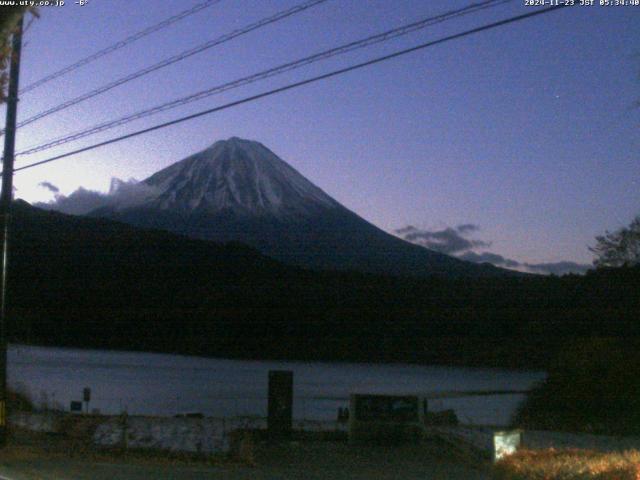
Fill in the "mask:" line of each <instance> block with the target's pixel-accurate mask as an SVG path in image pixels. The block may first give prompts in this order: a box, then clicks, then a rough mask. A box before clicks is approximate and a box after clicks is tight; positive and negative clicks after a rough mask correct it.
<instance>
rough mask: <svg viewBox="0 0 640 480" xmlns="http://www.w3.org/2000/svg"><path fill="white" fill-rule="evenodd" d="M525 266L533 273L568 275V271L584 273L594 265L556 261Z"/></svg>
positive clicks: (526, 264)
mask: <svg viewBox="0 0 640 480" xmlns="http://www.w3.org/2000/svg"><path fill="white" fill-rule="evenodd" d="M524 266H525V267H526V268H527V269H529V270H530V271H531V272H533V273H546V274H553V275H566V274H568V273H577V274H583V273H585V272H586V271H587V270H589V269H591V268H593V265H589V264H585V263H575V262H568V261H562V262H554V263H534V264H532V263H525V264H524Z"/></svg>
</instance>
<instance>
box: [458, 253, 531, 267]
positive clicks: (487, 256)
mask: <svg viewBox="0 0 640 480" xmlns="http://www.w3.org/2000/svg"><path fill="white" fill-rule="evenodd" d="M458 258H461V259H462V260H467V261H468V262H474V263H491V264H493V265H495V266H496V267H506V268H518V267H520V266H521V263H520V262H517V261H515V260H512V259H510V258H505V257H503V256H502V255H498V254H497V253H491V252H482V253H476V252H466V253H463V254H462V255H460V256H459V257H458Z"/></svg>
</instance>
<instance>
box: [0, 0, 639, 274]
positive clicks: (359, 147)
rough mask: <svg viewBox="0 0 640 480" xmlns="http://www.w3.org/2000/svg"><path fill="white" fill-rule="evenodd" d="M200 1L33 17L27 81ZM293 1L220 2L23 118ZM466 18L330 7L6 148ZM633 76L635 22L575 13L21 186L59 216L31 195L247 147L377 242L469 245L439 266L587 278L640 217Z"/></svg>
mask: <svg viewBox="0 0 640 480" xmlns="http://www.w3.org/2000/svg"><path fill="white" fill-rule="evenodd" d="M199 2H200V0H137V1H136V2H130V1H128V0H89V2H88V4H87V5H85V6H83V7H80V6H78V5H75V4H74V1H73V0H67V2H66V3H67V4H66V5H65V6H63V7H58V8H51V7H50V8H42V9H41V14H42V16H41V18H40V19H39V20H37V21H35V22H34V23H33V24H32V26H31V28H30V30H29V31H28V33H27V34H26V37H25V41H26V42H27V45H26V47H25V49H24V53H23V64H22V70H21V85H22V86H26V85H28V84H30V83H32V82H34V81H36V80H38V79H40V78H41V77H43V76H45V75H47V74H49V73H52V72H54V71H56V70H58V69H60V68H62V67H64V66H66V65H68V64H70V63H73V62H75V61H77V60H79V59H81V58H82V57H84V56H86V55H89V54H91V53H93V52H95V51H97V50H100V49H101V48H105V47H107V46H109V45H111V44H113V43H114V42H116V41H118V40H121V39H123V38H125V37H127V36H129V35H131V34H133V33H135V32H137V31H139V30H142V29H144V28H145V27H148V26H150V25H152V24H155V23H157V22H159V21H161V20H163V19H165V18H166V17H169V16H170V15H172V14H175V13H178V12H180V11H182V10H185V9H187V8H188V7H190V6H192V5H195V4H197V3H199ZM298 3H302V0H297V1H296V0H221V1H220V2H219V3H218V4H216V5H213V6H211V7H209V8H207V9H205V10H203V11H201V12H199V13H197V14H195V15H193V16H190V17H189V18H188V19H185V20H183V21H181V22H178V23H176V24H174V25H172V26H171V27H169V28H167V29H164V30H161V31H160V32H157V33H154V34H152V35H150V36H148V37H146V38H144V39H142V40H140V41H138V42H136V43H133V44H131V45H129V46H127V47H125V48H123V49H121V50H118V51H117V52H116V53H113V54H111V55H108V56H106V57H104V58H103V59H101V60H99V61H97V62H95V63H93V64H91V65H88V66H86V67H83V68H81V69H79V70H77V71H76V72H74V73H72V74H69V75H66V76H64V77H62V78H60V79H57V80H55V81H52V82H50V83H48V84H46V85H44V86H42V87H40V88H38V89H36V90H33V91H32V92H28V93H25V94H24V95H23V96H22V98H21V101H20V104H19V110H18V115H19V119H25V118H28V117H30V116H32V115H34V114H37V113H39V112H40V111H42V110H45V109H47V108H50V107H52V106H54V105H57V104H58V103H61V102H63V101H65V100H67V99H69V98H72V97H75V96H78V95H81V94H83V93H85V92H87V91H90V90H92V89H94V88H96V87H99V86H101V85H102V84H104V83H107V82H109V81H113V80H115V79H118V78H120V77H122V76H124V75H126V74H129V73H132V72H135V71H136V70H139V69H141V68H144V67H146V66H149V65H151V64H153V63H155V62H158V61H161V60H163V59H164V58H166V57H169V56H171V55H174V54H176V53H179V52H181V51H183V50H186V49H188V48H191V47H194V46H196V45H199V44H201V43H204V42H205V41H207V40H209V39H212V38H215V37H217V36H220V35H223V34H226V33H229V32H231V31H232V30H233V29H236V28H241V27H243V26H245V25H247V24H249V23H252V22H254V21H257V20H259V19H261V18H263V17H266V16H269V15H272V14H274V13H276V12H278V11H280V10H284V9H286V8H289V7H291V6H293V5H296V4H298ZM469 3H471V1H470V0H465V1H457V0H455V1H454V0H430V1H416V0H394V1H388V0H329V1H327V2H326V3H323V4H321V5H318V6H315V7H313V8H310V9H309V10H307V11H305V12H302V13H300V14H297V15H295V16H292V17H290V18H288V19H285V20H282V21H280V22H278V23H276V24H273V25H269V26H266V27H264V28H262V29H260V30H257V31H254V32H251V33H249V34H247V35H244V36H242V37H239V38H236V39H234V40H232V41H230V42H228V43H225V44H224V45H220V46H218V47H214V48H212V49H210V50H207V51H205V52H203V53H199V54H197V55H195V56H193V57H191V58H189V59H187V60H184V61H181V62H179V63H177V64H174V65H172V66H169V67H167V68H164V69H162V70H160V71H157V72H154V73H152V74H150V75H147V76H145V77H143V78H141V79H138V80H134V81H132V82H129V83H127V84H126V85H123V86H120V87H117V88H116V89H114V90H111V91H110V92H108V93H105V94H103V95H100V96H98V97H95V98H94V99H91V100H89V101H87V102H84V103H81V104H80V105H76V106H74V107H71V108H69V109H67V110H64V111H63V112H60V113H57V114H55V115H52V116H50V117H47V118H45V119H42V120H40V121H38V122H35V123H33V124H31V125H28V126H25V127H23V128H21V129H20V130H19V131H18V136H17V150H18V151H20V150H21V149H24V148H26V147H29V146H32V145H35V144H39V143H42V142H43V141H46V140H48V139H50V138H54V137H57V136H60V135H64V134H66V133H70V132H74V131H76V130H80V129H83V128H85V127H89V126H92V125H94V124H96V123H100V122H102V121H106V120H110V119H113V118H117V117H120V116H123V115H126V114H129V113H133V112H136V111H138V110H142V109H145V108H148V107H151V106H155V105H157V104H160V103H163V102H165V101H169V100H173V99H176V98H179V97H181V96H185V95H188V94H190V93H192V92H196V91H198V90H202V89H205V88H207V87H211V86H215V85H217V84H220V83H224V82H226V81H230V80H234V79H236V78H239V77H243V76H245V75H249V74H252V73H255V72H258V71H261V70H264V69H267V68H269V67H272V66H275V65H278V64H280V63H284V62H287V61H291V60H295V59H298V58H300V57H303V56H307V55H310V54H313V53H315V52H317V51H321V50H324V49H327V48H331V47H334V46H338V45H341V44H343V43H346V42H349V41H353V40H357V39H360V38H362V37H365V36H368V35H371V34H374V33H378V32H382V31H384V30H387V29H390V28H393V27H396V26H400V25H403V24H406V23H410V22H412V21H415V20H418V19H420V18H424V17H428V16H432V15H435V14H438V13H442V12H445V11H448V10H451V9H453V8H459V7H462V6H465V5H467V4H469ZM532 8H533V7H526V6H524V0H514V1H513V2H511V3H508V4H506V5H502V6H498V7H496V8H492V9H488V10H486V11H483V12H480V13H476V14H471V15H469V16H465V17H462V18H458V19H455V20H452V21H449V22H446V23H442V24H439V25H436V26H433V27H429V28H427V29H425V30H421V31H419V32H415V33H412V34H409V35H407V36H405V37H402V38H400V39H396V40H393V41H390V42H387V43H385V44H381V45H377V46H374V47H371V48H367V49H364V50H361V51H358V52H354V53H350V54H347V55H344V56H340V57H337V58H333V59H330V60H325V61H322V62H318V63H316V64H314V65H311V66H308V67H305V68H302V69H299V70H296V71H294V72H289V73H286V74H284V75H280V76H278V77H275V78H272V79H269V80H266V81H262V82H259V83H256V84H253V85H250V86H246V87H242V88H239V89H236V90H232V91H229V92H225V93H223V94H220V95H216V96H213V97H209V98H208V99H205V100H202V101H198V102H195V103H192V104H189V105H186V106H182V107H180V108H177V109H174V110H171V111H168V112H164V113H162V114H159V115H155V116H152V117H149V118H147V119H144V120H138V121H135V122H132V123H130V124H128V125H126V126H122V127H118V128H116V129H113V130H109V131H107V132H103V133H101V134H98V135H95V136H91V137H88V138H85V139H83V140H80V141H78V142H74V143H70V144H67V145H64V146H61V147H58V148H55V149H51V150H48V151H46V152H42V153H39V154H35V155H30V156H25V157H18V159H17V160H16V167H19V166H21V165H24V164H26V163H31V162H32V161H37V160H41V159H45V158H48V157H50V156H52V155H54V154H57V153H63V152H66V151H68V150H71V149H75V148H78V147H81V146H84V145H90V144H92V143H96V142H97V141H101V140H105V139H108V138H112V137H114V136H117V135H121V134H124V133H127V132H129V131H132V130H137V129H140V128H143V127H145V126H151V125H154V124H156V123H159V122H161V121H166V120H170V119H173V118H176V117H178V116H183V115H186V114H189V113H192V112H197V111H200V110H203V109H206V108H211V107H213V106H216V105H219V104H223V103H226V102H229V101H232V100H235V99H239V98H243V97H245V96H248V95H251V94H254V93H258V92H260V91H263V90H267V89H269V88H274V87H277V86H281V85H284V84H287V83H290V82H292V81H296V80H300V79H303V78H307V77H310V76H313V75H315V74H319V73H322V72H325V71H328V70H332V69H334V68H338V67H341V66H346V65H348V64H351V63H356V62H358V61H363V60H366V59H369V58H373V57H375V56H379V55H382V54H384V53H389V52H392V51H395V50H398V49H401V48H406V47H409V46H412V45H416V44H419V43H423V42H425V41H428V40H432V39H436V38H439V37H441V36H445V35H449V34H452V33H455V32H459V31H462V30H466V29H469V28H473V27H475V26H479V25H482V24H484V23H489V22H491V21H495V20H497V19H502V18H506V17H509V16H512V15H516V14H521V13H525V12H528V11H532ZM639 72H640V7H600V6H592V7H574V8H567V9H563V10H561V11H558V12H552V13H549V14H546V15H542V16H539V17H535V18H532V19H529V20H525V21H523V22H519V23H515V24H512V25H508V26H505V27H500V28H497V29H495V30H491V31H488V32H483V33H480V34H477V35H473V36H469V37H466V38H464V39H460V40H454V41H452V42H448V43H446V44H443V45H438V46H435V47H433V48H428V49H426V50H422V51H420V52H416V53H412V54H410V55H407V56H404V57H402V58H397V59H394V60H391V61H388V62H385V63H383V64H378V65H375V66H372V67H368V68H366V69H361V70H359V71H355V72H351V73H348V74H346V75H343V76H339V77H335V78H332V79H330V80H327V81H324V82H321V83H316V84H313V85H309V86H305V87H302V88H300V89H297V90H293V91H289V92H286V93H283V94H279V95H277V96H272V97H269V98H266V99H262V100H259V101H257V102H254V103H250V104H245V105H242V106H240V107H238V108H234V109H231V110H226V111H224V112H220V113H217V114H213V115H210V116H206V117H202V118H199V119H196V120H194V121H190V122H187V123H183V124H181V125H177V126H173V127H170V128H167V129H163V130H161V131H158V132H154V133H151V134H148V135H145V136H141V137H137V138H135V139H131V140H127V141H125V142H122V143H118V144H115V145H111V146H108V147H104V148H101V149H99V150H94V151H92V152H87V153H84V154H80V155H77V156H74V157H70V158H67V159H64V160H60V161H58V162H54V163H52V164H49V165H46V166H42V167H38V168H34V169H31V170H26V171H24V172H19V173H17V174H16V177H15V185H16V188H17V196H18V197H20V198H24V199H25V200H27V201H30V202H36V201H49V200H52V199H53V193H52V192H51V190H50V189H48V188H44V187H43V186H41V185H40V184H41V183H42V182H49V183H50V185H52V186H55V187H57V188H59V190H60V193H61V194H62V195H69V194H71V193H72V192H73V191H74V190H76V189H77V188H79V187H83V188H85V189H90V190H97V191H102V192H104V191H106V190H108V188H109V184H110V181H111V178H112V177H117V178H121V179H130V178H136V179H138V180H141V179H144V178H146V177H147V176H149V175H150V174H152V173H153V172H155V171H157V170H159V169H161V168H164V167H166V166H168V165H170V164H171V163H174V162H176V161H178V160H180V159H182V158H184V157H186V156H188V155H190V154H192V153H195V152H197V151H199V150H202V149H204V148H206V147H208V146H209V145H211V144H212V143H214V142H215V141H216V140H219V139H224V138H228V137H231V136H239V137H243V138H248V139H253V140H257V141H260V142H262V143H263V144H265V145H266V146H267V147H269V148H270V149H271V150H273V151H274V152H275V153H276V154H278V155H279V156H280V157H281V158H282V159H283V160H285V161H287V162H288V163H290V164H291V165H292V166H293V167H294V168H296V169H297V170H298V171H300V172H301V173H302V174H303V175H305V176H306V177H307V178H309V179H310V180H311V181H312V182H314V183H315V184H316V185H318V186H319V187H321V188H322V189H323V190H325V191H326V192H327V193H328V194H329V195H331V196H333V197H334V198H335V199H337V200H338V201H339V202H341V203H342V204H344V205H345V206H347V207H348V208H350V209H351V210H353V211H355V212H356V213H358V214H359V215H361V216H363V217H364V218H365V219H367V220H369V221H370V222H372V223H374V224H376V225H378V226H379V227H381V228H383V229H385V230H386V231H388V232H392V233H393V232H394V231H396V230H398V229H404V230H403V233H404V234H405V235H406V234H407V233H411V232H412V234H413V238H414V241H419V242H422V243H423V244H427V245H430V246H433V245H437V244H439V243H440V244H444V245H446V247H445V248H454V247H453V246H454V245H460V246H461V249H458V250H455V251H451V252H450V253H453V254H456V255H460V256H463V257H465V258H468V259H470V260H474V259H477V256H481V255H485V258H490V257H489V256H488V255H486V254H487V253H490V254H492V255H496V256H502V257H503V258H505V259H509V260H510V261H513V262H517V264H519V265H520V266H526V265H539V264H546V263H556V262H563V261H570V262H578V263H590V262H591V259H592V257H591V254H590V252H589V251H588V250H587V246H588V245H593V238H594V236H595V235H598V234H601V233H603V232H604V230H607V229H608V230H614V229H617V228H619V227H621V226H624V225H627V224H628V223H629V222H630V221H631V219H632V218H633V216H634V215H635V214H637V213H639V212H640V188H638V187H639V184H640V162H639V161H638V160H639V156H640V109H638V108H634V102H636V101H637V100H638V99H640V78H639ZM2 114H3V115H4V111H3V112H2ZM408 226H411V228H410V229H407V228H406V227H408ZM462 240H466V241H467V242H468V248H462V247H464V244H462V243H460V241H462ZM450 241H451V242H453V243H450ZM455 242H458V243H455ZM474 255H475V256H476V257H475V258H474ZM496 258H497V257H494V260H496ZM498 260H499V259H498ZM498 260H496V261H498ZM498 263H500V262H499V261H498ZM503 264H504V263H503Z"/></svg>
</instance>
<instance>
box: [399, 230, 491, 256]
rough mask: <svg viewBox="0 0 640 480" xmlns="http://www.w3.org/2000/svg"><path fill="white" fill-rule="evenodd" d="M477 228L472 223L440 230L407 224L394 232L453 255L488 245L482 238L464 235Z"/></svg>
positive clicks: (431, 248) (427, 246) (429, 247)
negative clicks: (471, 237) (476, 238)
mask: <svg viewBox="0 0 640 480" xmlns="http://www.w3.org/2000/svg"><path fill="white" fill-rule="evenodd" d="M477 230H479V227H478V226H477V225H473V224H464V225H458V226H457V227H453V228H452V227H447V228H445V229H442V230H421V229H418V228H416V227H414V226H413V225H409V226H407V227H404V228H400V229H398V230H396V233H397V234H398V235H400V236H402V237H403V238H404V239H405V240H407V241H409V242H411V243H415V244H417V245H422V246H423V247H426V248H428V249H430V250H435V251H436V252H440V253H445V254H447V255H453V254H456V253H461V252H464V251H467V250H471V249H473V248H478V247H488V246H490V243H487V242H484V241H482V240H470V239H468V238H465V236H466V235H468V234H469V233H471V232H475V231H477Z"/></svg>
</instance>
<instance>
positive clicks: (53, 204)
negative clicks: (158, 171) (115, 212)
mask: <svg viewBox="0 0 640 480" xmlns="http://www.w3.org/2000/svg"><path fill="white" fill-rule="evenodd" d="M40 185H41V186H42V187H44V188H48V189H49V190H51V191H52V192H54V193H55V197H54V199H53V200H52V201H50V202H39V203H35V204H34V206H36V207H38V208H42V209H44V210H56V211H59V212H62V213H67V214H70V215H86V214H87V213H89V212H92V211H93V210H97V209H98V208H103V207H119V206H123V205H126V206H127V207H131V206H135V205H137V204H139V203H142V202H144V201H145V200H147V199H148V198H149V197H151V196H153V195H154V193H157V191H156V190H155V188H153V187H150V186H149V185H147V184H145V183H139V182H138V181H137V180H134V179H130V180H128V181H125V180H120V179H118V178H112V179H111V186H110V188H109V193H103V192H97V191H95V190H88V189H86V188H84V187H80V188H78V189H77V190H75V191H74V192H73V193H71V194H70V195H62V194H61V193H58V192H59V190H57V187H56V186H55V185H52V184H50V183H49V182H42V183H41V184H40ZM51 187H53V188H55V189H56V190H57V191H55V190H53V189H52V188H51Z"/></svg>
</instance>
